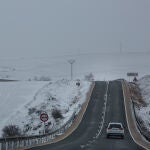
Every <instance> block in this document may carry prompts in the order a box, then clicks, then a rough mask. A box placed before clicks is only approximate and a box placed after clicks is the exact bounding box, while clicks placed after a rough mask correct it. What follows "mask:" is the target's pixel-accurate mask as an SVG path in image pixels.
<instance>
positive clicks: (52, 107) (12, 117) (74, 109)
mask: <svg viewBox="0 0 150 150" xmlns="http://www.w3.org/2000/svg"><path fill="white" fill-rule="evenodd" d="M90 84H91V82H88V81H80V86H77V85H76V81H69V80H64V79H63V80H59V81H55V82H52V81H51V82H42V81H24V82H22V81H18V82H1V83H0V103H1V105H0V112H1V113H0V117H1V118H3V119H1V123H0V135H2V129H3V128H4V126H6V125H17V126H18V127H19V128H20V129H21V131H22V133H23V132H24V134H26V135H35V134H37V135H38V134H39V132H40V131H43V127H44V126H43V123H42V122H41V120H40V114H41V112H46V113H47V114H48V116H49V120H48V121H47V122H46V124H47V129H48V130H49V131H53V130H56V129H57V128H59V127H60V126H61V125H63V124H64V123H65V122H66V121H67V120H69V118H70V117H71V116H72V115H73V113H78V111H79V109H80V107H81V105H82V104H83V103H84V101H85V98H86V93H87V92H88V90H89V87H90ZM55 113H59V114H60V115H61V116H57V114H56V116H55ZM57 117H58V118H57Z"/></svg>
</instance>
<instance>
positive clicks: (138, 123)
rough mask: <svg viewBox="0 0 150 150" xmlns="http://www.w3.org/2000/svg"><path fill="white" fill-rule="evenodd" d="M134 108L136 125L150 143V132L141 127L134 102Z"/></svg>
mask: <svg viewBox="0 0 150 150" xmlns="http://www.w3.org/2000/svg"><path fill="white" fill-rule="evenodd" d="M132 108H133V112H134V116H135V120H136V124H137V127H138V129H139V131H140V133H141V134H142V135H143V136H144V137H145V138H146V140H148V141H149V142H150V132H148V131H147V129H146V128H145V127H143V126H141V123H140V120H139V118H138V117H137V114H136V111H135V103H134V102H133V101H132Z"/></svg>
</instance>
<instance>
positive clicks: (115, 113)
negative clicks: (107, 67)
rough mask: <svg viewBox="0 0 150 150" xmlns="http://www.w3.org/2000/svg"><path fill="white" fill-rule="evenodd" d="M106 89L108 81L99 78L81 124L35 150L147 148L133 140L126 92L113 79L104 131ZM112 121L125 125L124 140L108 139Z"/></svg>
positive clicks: (130, 149) (122, 149) (34, 149)
mask: <svg viewBox="0 0 150 150" xmlns="http://www.w3.org/2000/svg"><path fill="white" fill-rule="evenodd" d="M106 91H107V83H106V82H100V81H97V82H96V84H95V87H94V90H93V93H92V96H91V100H90V102H89V105H88V107H87V110H86V113H85V114H84V117H83V120H82V121H81V123H80V125H79V127H78V128H77V129H76V130H75V131H74V132H73V133H72V134H71V135H69V136H68V137H67V138H66V139H64V140H62V141H60V142H57V143H54V144H50V145H45V146H41V147H35V148H32V150H39V149H40V150H62V149H65V150H81V149H85V150H144V149H143V148H141V147H139V146H138V145H137V144H136V143H134V141H133V140H132V138H131V136H130V134H129V131H128V128H127V123H126V118H125V111H124V104H123V102H124V100H123V92H122V86H121V82H120V81H112V82H110V83H109V85H108V92H107V105H106V113H105V123H104V126H103V128H102V131H101V134H100V135H99V136H98V138H95V137H96V135H97V134H98V132H99V125H100V122H101V121H102V116H103V110H104V97H105V94H106ZM110 121H117V122H122V123H123V126H124V128H125V138H124V139H106V125H107V124H108V123H109V122H110Z"/></svg>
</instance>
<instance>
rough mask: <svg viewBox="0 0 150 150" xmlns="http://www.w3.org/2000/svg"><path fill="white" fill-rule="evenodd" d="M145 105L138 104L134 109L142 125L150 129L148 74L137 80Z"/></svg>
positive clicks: (149, 86)
mask: <svg viewBox="0 0 150 150" xmlns="http://www.w3.org/2000/svg"><path fill="white" fill-rule="evenodd" d="M137 84H138V86H139V88H140V90H141V94H142V98H143V100H144V102H145V104H146V105H145V106H140V107H139V108H138V109H136V113H137V115H138V117H139V118H140V119H141V120H142V121H143V123H144V126H145V127H146V128H147V129H148V131H150V76H145V77H143V78H141V79H140V80H139V81H138V82H137Z"/></svg>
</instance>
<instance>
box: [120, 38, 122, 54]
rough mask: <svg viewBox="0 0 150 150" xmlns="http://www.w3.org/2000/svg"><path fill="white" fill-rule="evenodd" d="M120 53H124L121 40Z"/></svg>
mask: <svg viewBox="0 0 150 150" xmlns="http://www.w3.org/2000/svg"><path fill="white" fill-rule="evenodd" d="M120 53H122V42H121V41H120Z"/></svg>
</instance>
